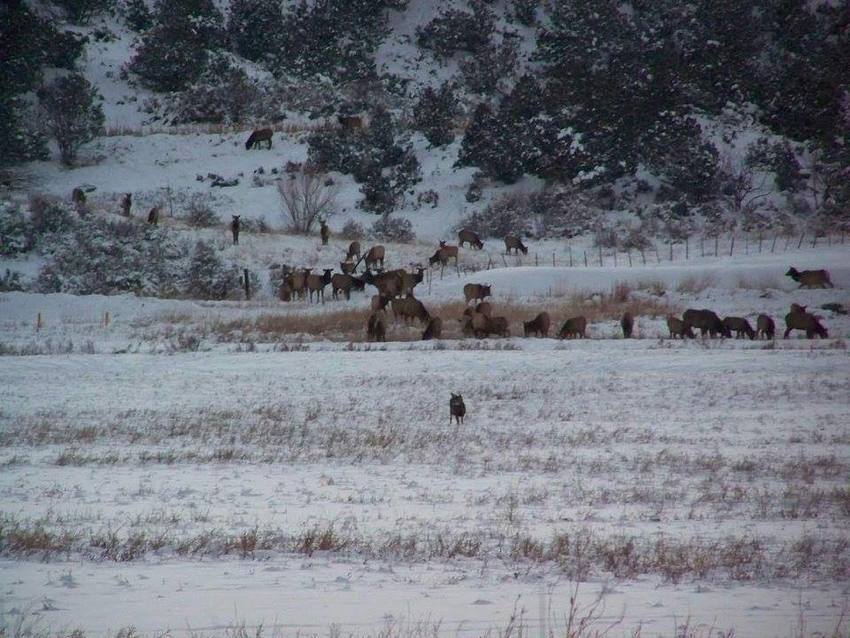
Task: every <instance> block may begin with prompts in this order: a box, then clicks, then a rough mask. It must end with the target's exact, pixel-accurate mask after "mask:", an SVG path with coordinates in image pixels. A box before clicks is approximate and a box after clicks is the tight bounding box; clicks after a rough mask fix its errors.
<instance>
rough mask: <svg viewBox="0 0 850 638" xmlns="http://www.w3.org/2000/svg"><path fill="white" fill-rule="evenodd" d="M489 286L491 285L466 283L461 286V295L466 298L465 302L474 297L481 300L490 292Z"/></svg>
mask: <svg viewBox="0 0 850 638" xmlns="http://www.w3.org/2000/svg"><path fill="white" fill-rule="evenodd" d="M490 288H491V286H489V285H484V284H466V285H465V286H464V287H463V296H464V299H466V303H469V302H470V301H472V300H476V299H481V300H482V301H483V300H484V297H489V296H490V295H491V294H492V293H491V291H490Z"/></svg>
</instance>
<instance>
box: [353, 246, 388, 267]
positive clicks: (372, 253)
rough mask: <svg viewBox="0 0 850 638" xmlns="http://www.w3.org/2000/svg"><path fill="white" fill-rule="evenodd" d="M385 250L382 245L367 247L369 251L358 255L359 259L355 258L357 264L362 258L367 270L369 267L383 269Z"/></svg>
mask: <svg viewBox="0 0 850 638" xmlns="http://www.w3.org/2000/svg"><path fill="white" fill-rule="evenodd" d="M385 252H386V250H385V249H384V247H383V246H380V245H379V246H372V247H371V248H370V249H369V252H367V253H365V254H364V255H363V256H362V257H360V259H358V260H357V263H358V264H359V263H360V261H361V260H363V261H364V262H366V268H367V270H368V269H370V268H375V269H380V270H383V269H384V254H385Z"/></svg>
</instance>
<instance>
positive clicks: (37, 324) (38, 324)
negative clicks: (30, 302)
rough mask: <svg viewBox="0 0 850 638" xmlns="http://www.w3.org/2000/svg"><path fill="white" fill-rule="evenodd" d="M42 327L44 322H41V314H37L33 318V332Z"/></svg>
mask: <svg viewBox="0 0 850 638" xmlns="http://www.w3.org/2000/svg"><path fill="white" fill-rule="evenodd" d="M43 327H44V322H43V321H42V320H41V313H40V312H39V313H38V314H37V315H36V317H35V330H36V332H38V331H39V330H41V329H42V328H43Z"/></svg>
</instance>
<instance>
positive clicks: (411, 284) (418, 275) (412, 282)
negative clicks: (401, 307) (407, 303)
mask: <svg viewBox="0 0 850 638" xmlns="http://www.w3.org/2000/svg"><path fill="white" fill-rule="evenodd" d="M395 272H397V273H398V276H399V277H401V294H403V295H412V294H413V289H414V288H416V286H418V285H419V284H421V283H422V280H423V279H425V269H424V268H423V267H422V266H417V267H416V272H415V273H409V272H407V271H406V270H396V271H395Z"/></svg>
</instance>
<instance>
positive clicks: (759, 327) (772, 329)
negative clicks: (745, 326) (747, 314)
mask: <svg viewBox="0 0 850 638" xmlns="http://www.w3.org/2000/svg"><path fill="white" fill-rule="evenodd" d="M775 334H776V324H775V323H773V319H771V318H770V317H768V316H767V315H759V316H758V318H757V319H756V337H759V338H761V337H762V335H764V338H765V339H773V337H774V335H775Z"/></svg>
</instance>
